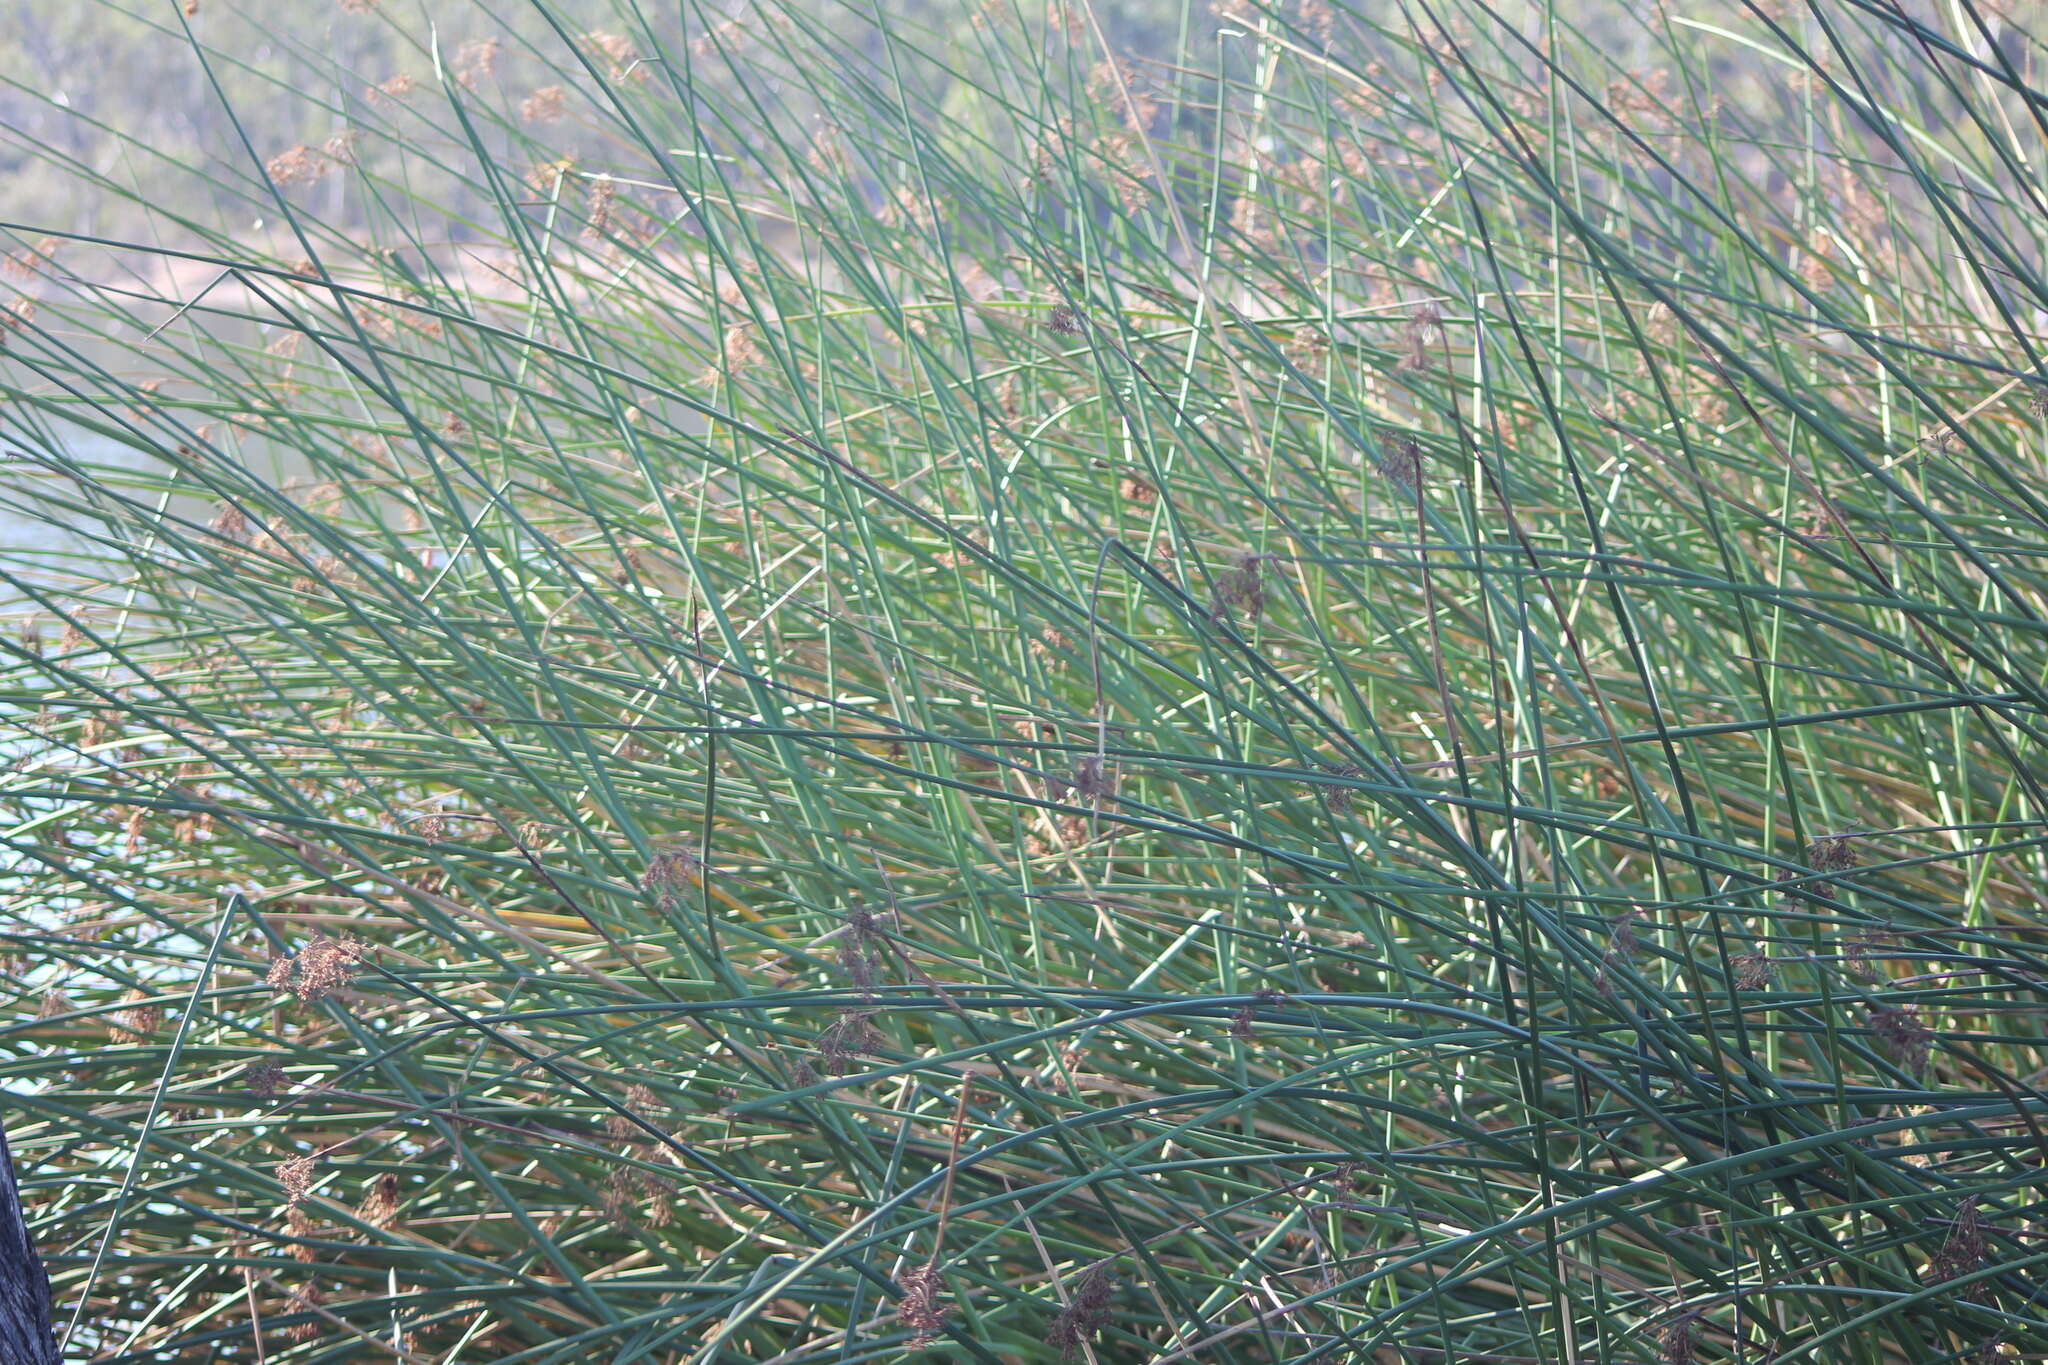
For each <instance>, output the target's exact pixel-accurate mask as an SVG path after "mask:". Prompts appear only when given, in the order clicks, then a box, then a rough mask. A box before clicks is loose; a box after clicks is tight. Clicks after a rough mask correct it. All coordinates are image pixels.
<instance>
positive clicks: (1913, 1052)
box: [1870, 1005, 1934, 1076]
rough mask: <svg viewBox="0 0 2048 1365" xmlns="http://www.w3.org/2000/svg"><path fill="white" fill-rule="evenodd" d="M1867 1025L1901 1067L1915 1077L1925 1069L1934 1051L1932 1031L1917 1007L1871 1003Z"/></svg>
mask: <svg viewBox="0 0 2048 1365" xmlns="http://www.w3.org/2000/svg"><path fill="white" fill-rule="evenodd" d="M1870 1027H1871V1029H1872V1030H1873V1031H1875V1032H1876V1034H1877V1041H1878V1042H1879V1043H1880V1044H1881V1045H1882V1046H1883V1048H1884V1050H1885V1051H1886V1052H1887V1053H1889V1054H1890V1056H1891V1059H1892V1060H1893V1061H1895V1062H1897V1063H1898V1064H1899V1067H1900V1069H1901V1070H1903V1071H1906V1072H1908V1073H1911V1074H1913V1075H1916V1076H1917V1075H1919V1074H1920V1073H1921V1072H1923V1071H1925V1070H1926V1069H1927V1062H1928V1059H1929V1057H1930V1056H1931V1055H1932V1053H1933V1050H1934V1034H1933V1032H1932V1031H1931V1030H1930V1029H1929V1028H1928V1027H1927V1025H1925V1024H1923V1023H1921V1022H1920V1011H1919V1009H1918V1008H1917V1007H1916V1006H1913V1005H1901V1006H1898V1007H1893V1006H1890V1005H1873V1006H1871V1008H1870Z"/></svg>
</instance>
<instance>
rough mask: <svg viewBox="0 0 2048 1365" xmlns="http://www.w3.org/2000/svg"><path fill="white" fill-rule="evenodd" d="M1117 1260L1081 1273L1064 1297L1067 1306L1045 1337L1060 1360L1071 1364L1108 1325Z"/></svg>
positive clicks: (1098, 1264)
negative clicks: (1083, 1348) (1056, 1350)
mask: <svg viewBox="0 0 2048 1365" xmlns="http://www.w3.org/2000/svg"><path fill="white" fill-rule="evenodd" d="M1116 1286H1117V1281H1116V1259H1115V1258H1114V1257H1106V1258H1104V1259H1103V1260H1100V1261H1097V1262H1096V1263H1095V1264H1094V1265H1091V1266H1089V1267H1088V1268H1087V1269H1086V1270H1084V1271H1082V1272H1081V1278H1080V1279H1079V1280H1078V1281H1077V1282H1076V1283H1075V1285H1074V1287H1073V1289H1072V1290H1070V1291H1069V1293H1068V1295H1067V1306H1066V1307H1065V1308H1062V1309H1061V1310H1060V1313H1059V1316H1058V1317H1056V1318H1054V1319H1053V1320H1052V1327H1051V1329H1050V1330H1048V1331H1047V1332H1046V1334H1045V1339H1046V1341H1047V1342H1049V1343H1050V1344H1051V1345H1054V1346H1057V1347H1058V1348H1059V1351H1060V1356H1061V1358H1062V1359H1067V1360H1071V1359H1072V1358H1073V1356H1074V1353H1075V1352H1077V1351H1079V1350H1080V1349H1081V1347H1082V1345H1083V1344H1084V1343H1087V1342H1090V1341H1093V1340H1094V1339H1095V1338H1096V1337H1097V1336H1098V1335H1100V1333H1101V1332H1102V1329H1103V1328H1104V1327H1107V1326H1108V1325H1109V1314H1110V1305H1111V1304H1112V1303H1114V1302H1115V1300H1116Z"/></svg>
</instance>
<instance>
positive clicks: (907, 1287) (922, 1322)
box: [896, 1261, 946, 1348]
mask: <svg viewBox="0 0 2048 1365" xmlns="http://www.w3.org/2000/svg"><path fill="white" fill-rule="evenodd" d="M896 1287H897V1288H898V1289H900V1290H902V1291H903V1297H902V1298H901V1299H899V1300H898V1301H897V1303H896V1320H897V1321H898V1322H900V1323H902V1324H903V1325H904V1326H905V1327H908V1328H909V1329H910V1331H911V1334H912V1335H911V1339H910V1344H911V1346H912V1348H916V1347H920V1346H925V1345H928V1344H929V1343H930V1342H931V1341H933V1340H934V1339H935V1338H936V1337H937V1336H938V1335H939V1333H941V1332H943V1331H945V1330H946V1305H945V1304H943V1303H941V1302H940V1301H939V1295H940V1294H941V1293H942V1292H943V1291H944V1289H945V1287H946V1282H945V1277H944V1275H943V1274H942V1273H941V1272H940V1270H939V1263H938V1262H937V1261H926V1262H925V1263H924V1264H923V1265H921V1266H918V1267H917V1268H916V1269H915V1270H906V1271H904V1272H903V1274H902V1275H900V1276H899V1277H897V1280H896Z"/></svg>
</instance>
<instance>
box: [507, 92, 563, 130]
mask: <svg viewBox="0 0 2048 1365" xmlns="http://www.w3.org/2000/svg"><path fill="white" fill-rule="evenodd" d="M568 104H569V101H568V92H567V91H565V90H563V89H562V87H561V86H559V85H543V86H541V87H540V88H539V89H537V90H535V91H534V92H533V93H531V94H529V95H528V96H527V97H526V98H525V99H524V100H522V101H520V104H519V117H520V118H522V119H524V120H525V121H526V122H528V123H553V122H555V121H556V120H557V119H559V118H561V117H562V115H563V113H564V112H566V111H567V109H568Z"/></svg>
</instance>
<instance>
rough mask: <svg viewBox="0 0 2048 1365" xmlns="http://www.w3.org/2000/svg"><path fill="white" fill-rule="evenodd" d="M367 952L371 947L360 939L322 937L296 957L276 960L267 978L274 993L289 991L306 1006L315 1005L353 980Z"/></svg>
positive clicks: (315, 938)
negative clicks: (275, 991) (314, 1003)
mask: <svg viewBox="0 0 2048 1365" xmlns="http://www.w3.org/2000/svg"><path fill="white" fill-rule="evenodd" d="M367 951H368V945H367V944H365V943H364V942H363V941H362V940H361V939H359V938H353V937H343V938H338V939H336V938H329V937H328V936H327V935H325V934H318V935H315V936H314V937H313V939H312V940H311V941H309V942H308V943H307V944H306V946H305V947H303V948H301V949H300V950H299V951H298V952H297V953H296V954H294V955H293V956H291V957H280V958H277V959H275V960H274V961H272V962H271V964H270V971H269V972H268V973H267V974H266V975H265V976H264V978H263V979H264V981H265V982H266V983H268V984H269V986H270V988H271V989H272V990H278V991H286V992H289V993H290V994H291V995H292V996H293V997H294V998H295V999H297V1000H298V1001H300V1002H301V1003H302V1004H311V1003H313V1002H315V1001H319V1000H325V999H326V998H327V997H328V996H330V995H333V994H334V993H335V992H336V991H338V990H340V989H341V988H342V987H344V986H346V985H347V984H348V983H349V982H350V981H351V980H353V979H354V978H355V974H356V972H357V971H358V970H359V969H360V967H361V965H362V961H363V955H364V954H365V953H366V952H367Z"/></svg>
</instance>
